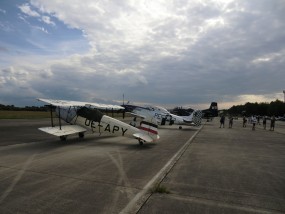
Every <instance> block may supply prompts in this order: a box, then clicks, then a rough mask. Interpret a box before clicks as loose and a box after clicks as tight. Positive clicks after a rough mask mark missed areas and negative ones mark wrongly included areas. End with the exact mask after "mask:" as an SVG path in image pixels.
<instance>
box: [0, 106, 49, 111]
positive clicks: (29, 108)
mask: <svg viewBox="0 0 285 214" xmlns="http://www.w3.org/2000/svg"><path fill="white" fill-rule="evenodd" d="M0 110H4V111H47V107H46V106H25V107H16V106H14V105H2V104H0Z"/></svg>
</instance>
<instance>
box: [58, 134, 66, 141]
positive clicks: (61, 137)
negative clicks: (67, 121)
mask: <svg viewBox="0 0 285 214" xmlns="http://www.w3.org/2000/svg"><path fill="white" fill-rule="evenodd" d="M59 138H60V140H61V141H66V138H67V137H66V136H64V135H63V136H60V137H59Z"/></svg>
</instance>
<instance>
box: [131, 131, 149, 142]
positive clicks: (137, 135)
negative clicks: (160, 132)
mask: <svg viewBox="0 0 285 214" xmlns="http://www.w3.org/2000/svg"><path fill="white" fill-rule="evenodd" d="M133 136H134V137H135V138H136V139H141V140H143V141H145V142H148V143H150V142H153V141H154V140H153V139H152V138H151V137H150V136H149V135H147V134H144V133H135V134H133Z"/></svg>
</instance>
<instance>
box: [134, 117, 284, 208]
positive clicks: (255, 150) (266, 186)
mask: <svg viewBox="0 0 285 214" xmlns="http://www.w3.org/2000/svg"><path fill="white" fill-rule="evenodd" d="M226 122H227V121H226ZM284 125H285V123H283V122H277V123H276V127H275V131H274V132H273V131H268V130H263V128H262V125H257V129H256V130H255V131H252V130H251V128H252V125H248V126H247V127H246V128H242V124H241V120H239V121H237V120H235V121H234V125H233V128H232V129H229V128H228V124H227V123H226V125H225V128H219V124H218V118H217V119H216V120H215V121H213V122H210V123H206V125H205V126H204V127H203V129H202V131H201V132H200V133H199V134H198V135H197V136H196V138H195V139H194V140H193V141H192V143H191V145H190V146H189V147H188V148H187V150H186V151H185V153H184V154H183V156H182V157H181V158H180V159H179V161H178V162H177V163H176V164H175V166H174V167H173V168H172V169H171V171H170V173H168V174H167V176H165V178H164V179H163V181H162V182H161V186H163V187H164V188H166V189H167V190H168V191H170V194H158V193H155V194H152V196H151V197H150V198H149V199H148V200H147V202H146V203H145V205H144V206H143V207H142V208H141V210H140V212H139V213H285V129H284V128H285V127H284Z"/></svg>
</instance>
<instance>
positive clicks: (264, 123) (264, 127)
mask: <svg viewBox="0 0 285 214" xmlns="http://www.w3.org/2000/svg"><path fill="white" fill-rule="evenodd" d="M262 124H263V129H264V130H266V116H264V117H263V120H262Z"/></svg>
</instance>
